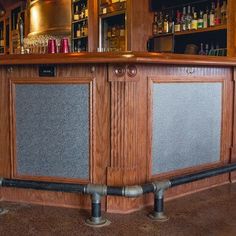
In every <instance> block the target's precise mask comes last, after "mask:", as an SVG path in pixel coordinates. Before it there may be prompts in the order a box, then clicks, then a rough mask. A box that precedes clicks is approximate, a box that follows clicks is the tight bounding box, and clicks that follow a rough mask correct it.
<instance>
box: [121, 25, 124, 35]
mask: <svg viewBox="0 0 236 236" xmlns="http://www.w3.org/2000/svg"><path fill="white" fill-rule="evenodd" d="M124 36H125V26H124V25H121V26H120V37H124Z"/></svg>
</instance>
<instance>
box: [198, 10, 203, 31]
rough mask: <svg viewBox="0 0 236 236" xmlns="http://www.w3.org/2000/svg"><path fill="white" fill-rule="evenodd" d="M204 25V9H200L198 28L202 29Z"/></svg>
mask: <svg viewBox="0 0 236 236" xmlns="http://www.w3.org/2000/svg"><path fill="white" fill-rule="evenodd" d="M203 27H204V22H203V11H200V13H199V17H198V21H197V28H198V29H202V28H203Z"/></svg>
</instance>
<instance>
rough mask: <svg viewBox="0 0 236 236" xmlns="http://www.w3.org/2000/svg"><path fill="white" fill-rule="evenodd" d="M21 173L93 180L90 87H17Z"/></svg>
mask: <svg viewBox="0 0 236 236" xmlns="http://www.w3.org/2000/svg"><path fill="white" fill-rule="evenodd" d="M16 150H17V157H16V159H17V173H18V174H20V175H30V176H54V177H66V178H84V179H88V178H89V85H88V84H80V85H79V84H77V85H68V84H67V85H64V84H63V85H62V84H59V85H39V84H36V85H20V84H17V85H16Z"/></svg>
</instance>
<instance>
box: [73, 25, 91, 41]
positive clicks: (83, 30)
mask: <svg viewBox="0 0 236 236" xmlns="http://www.w3.org/2000/svg"><path fill="white" fill-rule="evenodd" d="M87 36H88V21H83V23H82V24H78V25H77V29H76V32H75V35H74V37H75V38H81V37H87Z"/></svg>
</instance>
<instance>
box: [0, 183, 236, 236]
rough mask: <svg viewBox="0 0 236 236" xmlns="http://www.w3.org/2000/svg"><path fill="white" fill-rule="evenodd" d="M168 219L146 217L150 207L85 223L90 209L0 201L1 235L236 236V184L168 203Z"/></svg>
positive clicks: (107, 215) (106, 215)
mask: <svg viewBox="0 0 236 236" xmlns="http://www.w3.org/2000/svg"><path fill="white" fill-rule="evenodd" d="M165 206H166V213H167V214H168V216H169V217H170V219H169V221H167V222H163V223H157V222H154V221H151V220H149V218H147V214H148V212H150V210H151V208H147V209H145V210H143V211H139V212H136V213H133V214H129V215H117V214H104V216H105V217H107V218H108V219H109V220H110V221H111V222H112V223H111V225H110V226H108V227H105V228H99V229H94V228H90V227H88V226H86V225H84V219H86V218H87V217H88V216H89V211H79V210H77V209H66V208H55V207H43V206H32V205H27V204H14V203H7V202H0V207H2V208H4V210H6V211H7V212H2V214H1V213H0V236H12V235H13V236H14V235H17V236H21V235H22V236H27V235H34V236H35V235H43V236H51V235H57V236H59V235H63V236H64V235H81V236H82V235H85V236H86V235H91V236H94V235H103V236H104V235H109V236H110V235H111V236H115V235H119V236H123V235H124V236H126V235H128V236H129V235H132V236H142V235H145V236H149V235H155V236H158V235H163V236H169V235H170V236H174V235H181V236H182V235H184V236H185V235H186V236H193V235H198V236H202V235H203V236H205V235H206V236H209V235H210V236H211V235H212V236H231V235H232V236H235V235H236V184H231V185H224V186H221V187H217V188H214V189H210V190H206V191H203V192H199V193H196V194H193V195H190V196H186V197H183V198H180V199H177V200H173V201H170V202H167V203H166V205H165Z"/></svg>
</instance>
